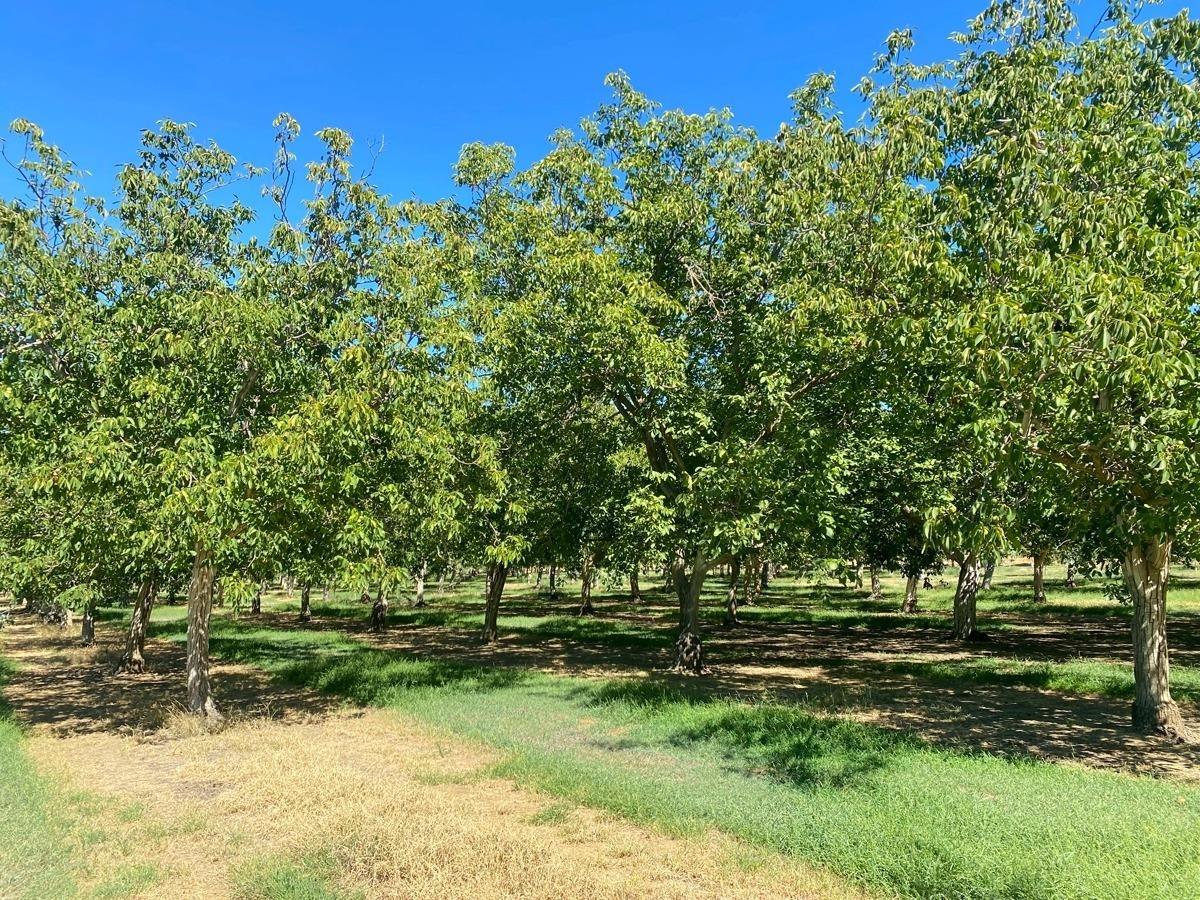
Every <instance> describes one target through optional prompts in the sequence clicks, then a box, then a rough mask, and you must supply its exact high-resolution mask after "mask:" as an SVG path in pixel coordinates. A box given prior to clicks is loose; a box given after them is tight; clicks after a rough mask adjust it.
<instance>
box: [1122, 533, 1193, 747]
mask: <svg viewBox="0 0 1200 900" xmlns="http://www.w3.org/2000/svg"><path fill="white" fill-rule="evenodd" d="M1170 563H1171V538H1169V537H1168V538H1165V539H1161V540H1160V539H1159V538H1146V539H1145V540H1142V541H1139V542H1138V543H1136V544H1134V545H1133V546H1132V547H1130V548H1129V549H1128V550H1127V551H1126V552H1125V556H1124V558H1123V559H1122V560H1121V569H1122V571H1123V573H1124V575H1125V584H1126V586H1127V587H1128V588H1129V594H1130V597H1131V598H1132V599H1133V682H1134V701H1133V727H1134V728H1136V729H1137V730H1138V731H1142V732H1145V733H1149V734H1163V735H1166V736H1167V737H1169V738H1171V739H1172V740H1175V741H1180V742H1183V741H1189V740H1191V739H1192V735H1191V734H1190V733H1189V731H1188V729H1187V727H1186V726H1185V725H1184V722H1183V716H1182V715H1181V714H1180V712H1179V707H1178V706H1176V705H1175V701H1174V700H1172V699H1171V685H1170V666H1169V663H1168V659H1167V575H1168V570H1169V569H1170Z"/></svg>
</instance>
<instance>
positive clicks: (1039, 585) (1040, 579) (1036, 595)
mask: <svg viewBox="0 0 1200 900" xmlns="http://www.w3.org/2000/svg"><path fill="white" fill-rule="evenodd" d="M1033 602H1034V603H1045V602H1046V557H1045V556H1043V555H1042V554H1041V553H1040V552H1038V553H1035V554H1033Z"/></svg>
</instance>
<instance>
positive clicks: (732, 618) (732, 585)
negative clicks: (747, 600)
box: [725, 556, 742, 625]
mask: <svg viewBox="0 0 1200 900" xmlns="http://www.w3.org/2000/svg"><path fill="white" fill-rule="evenodd" d="M741 577H742V560H741V557H738V556H735V557H734V558H733V562H731V563H730V564H729V589H728V590H727V591H726V592H725V624H726V625H740V624H741V622H740V621H739V619H738V579H739V578H741Z"/></svg>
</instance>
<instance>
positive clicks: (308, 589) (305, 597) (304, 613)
mask: <svg viewBox="0 0 1200 900" xmlns="http://www.w3.org/2000/svg"><path fill="white" fill-rule="evenodd" d="M311 595H312V585H311V584H309V583H308V582H307V581H306V582H304V584H303V585H302V586H301V588H300V621H301V622H307V621H309V620H310V619H312V607H311V605H310V603H309V598H310V597H311Z"/></svg>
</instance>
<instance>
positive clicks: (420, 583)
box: [413, 560, 540, 609]
mask: <svg viewBox="0 0 1200 900" xmlns="http://www.w3.org/2000/svg"><path fill="white" fill-rule="evenodd" d="M427 574H429V564H428V563H427V562H425V561H424V560H422V561H421V568H419V569H417V574H416V599H414V600H413V606H415V607H416V608H417V609H421V608H423V607H424V606H425V576H426V575H427ZM539 574H540V573H539Z"/></svg>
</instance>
